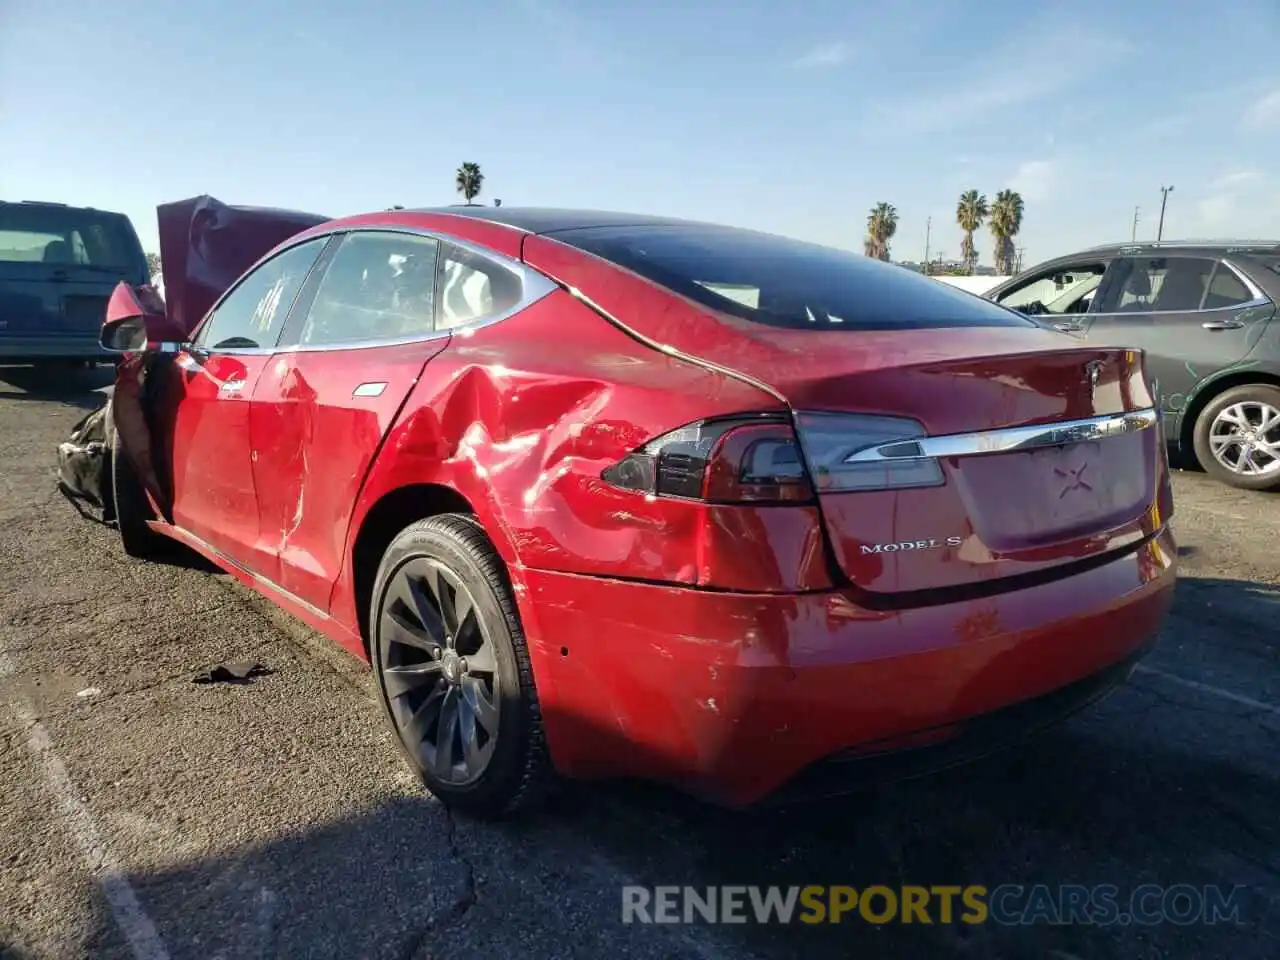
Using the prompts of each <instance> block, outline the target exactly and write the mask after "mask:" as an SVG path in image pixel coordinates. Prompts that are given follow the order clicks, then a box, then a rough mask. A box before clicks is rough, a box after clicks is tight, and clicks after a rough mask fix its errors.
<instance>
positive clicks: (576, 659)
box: [519, 529, 1177, 805]
mask: <svg viewBox="0 0 1280 960" xmlns="http://www.w3.org/2000/svg"><path fill="white" fill-rule="evenodd" d="M1176 566H1177V549H1176V545H1175V543H1174V540H1173V537H1172V534H1171V533H1170V532H1169V531H1168V530H1167V529H1166V530H1164V531H1163V532H1162V533H1160V534H1159V535H1158V536H1156V537H1154V538H1153V539H1151V540H1148V541H1146V542H1144V543H1143V544H1142V545H1141V546H1140V547H1138V548H1137V549H1136V550H1134V551H1131V552H1129V553H1127V554H1125V555H1123V556H1120V557H1118V558H1117V559H1116V560H1114V561H1113V562H1111V563H1108V564H1105V565H1103V566H1098V567H1094V568H1092V569H1089V570H1085V571H1083V572H1081V573H1078V574H1076V575H1073V576H1070V577H1067V578H1065V579H1062V580H1057V581H1053V582H1051V583H1045V584H1040V585H1038V586H1034V587H1028V588H1026V589H1022V590H1018V591H1014V592H1011V593H1006V594H1000V595H996V596H990V597H984V598H981V599H976V600H970V601H965V602H962V603H949V604H944V605H937V606H932V607H917V608H914V609H910V610H902V611H871V610H866V609H863V608H860V607H858V606H856V605H855V604H854V603H853V601H852V599H851V598H850V597H849V596H848V595H846V594H844V593H842V592H839V591H832V592H821V593H809V594H800V595H762V594H731V593H712V592H707V591H697V590H690V589H686V588H680V587H668V586H658V585H650V584H640V583H628V582H621V581H616V580H605V579H596V578H589V577H580V576H574V575H570V574H560V573H548V572H542V571H532V570H526V571H523V578H524V581H525V586H526V587H527V590H521V591H519V593H520V605H521V613H522V616H523V617H524V621H525V624H526V629H527V631H528V634H529V638H530V642H531V646H532V652H533V655H534V666H535V670H536V672H537V680H538V689H539V695H540V699H541V705H542V711H543V717H544V722H545V726H546V732H547V738H548V744H549V747H550V749H551V754H552V758H553V760H554V761H555V763H556V766H557V767H558V768H559V769H560V770H561V771H563V772H564V773H566V774H568V775H570V776H579V777H596V776H618V775H623V776H626V775H635V776H642V777H648V778H653V779H658V780H666V781H669V782H672V783H675V784H678V785H680V786H681V787H683V788H685V789H688V790H690V791H691V792H693V793H696V794H699V795H701V796H703V797H706V798H707V799H711V800H715V801H718V802H722V803H726V804H730V805H743V804H748V803H753V802H756V801H757V800H760V799H762V798H763V797H765V796H767V795H769V794H773V793H775V791H778V790H779V788H782V787H783V786H784V785H787V784H788V783H789V782H791V781H792V780H793V778H797V777H798V775H800V774H801V773H802V772H804V773H805V777H800V778H798V779H796V780H795V783H794V784H792V786H796V787H801V786H804V785H805V783H804V781H805V780H806V779H812V777H811V774H812V773H813V771H811V770H810V768H811V767H814V765H816V764H821V766H828V765H829V764H830V763H832V762H834V761H837V760H840V759H847V758H848V756H849V754H850V752H851V751H852V752H854V753H856V754H865V753H867V752H872V753H880V754H885V753H895V752H900V751H901V750H902V749H903V748H905V747H912V746H919V745H921V744H929V745H930V750H931V751H932V752H934V753H939V751H937V750H934V749H933V748H934V747H937V746H939V745H940V743H941V742H942V741H946V742H949V743H951V744H952V746H953V747H955V746H959V745H961V744H962V743H974V742H977V741H981V740H982V739H983V738H982V737H978V738H977V741H975V739H974V737H973V736H972V735H973V733H974V725H973V724H972V723H971V722H970V721H973V720H974V719H975V718H980V717H988V716H991V715H997V716H998V717H1000V718H1001V720H1002V722H1001V723H999V724H994V723H989V724H987V728H988V732H990V731H991V730H993V729H994V728H995V727H996V726H998V727H999V728H1000V730H999V732H1000V736H999V737H995V738H994V739H995V740H1002V739H1003V740H1007V739H1013V738H1016V736H1017V734H1018V733H1019V732H1029V731H1030V730H1033V729H1035V728H1037V727H1039V726H1043V725H1044V724H1045V723H1046V722H1051V721H1052V720H1053V719H1056V718H1058V717H1060V716H1062V715H1065V714H1067V713H1070V712H1071V711H1072V710H1073V709H1076V708H1078V707H1079V706H1080V705H1082V704H1084V703H1087V702H1088V701H1089V700H1090V699H1093V698H1096V697H1097V696H1099V695H1101V694H1102V693H1105V692H1106V690H1108V689H1110V687H1111V686H1114V684H1115V683H1117V682H1120V681H1122V680H1123V679H1124V677H1125V676H1127V674H1128V671H1129V669H1130V667H1131V665H1132V663H1133V662H1134V661H1135V660H1136V658H1138V657H1139V656H1141V654H1142V653H1143V652H1144V649H1145V648H1146V647H1147V646H1148V645H1149V643H1150V642H1151V641H1152V639H1153V637H1154V636H1155V634H1156V632H1157V630H1158V629H1159V626H1160V624H1161V621H1162V620H1163V617H1164V615H1165V613H1166V612H1167V611H1168V609H1169V606H1170V604H1171V603H1172V600H1173V589H1174V582H1175V578H1176ZM1073 691H1074V692H1073ZM1015 705H1020V709H1012V710H1011V709H1008V708H1011V707H1014V706H1015ZM1037 705H1038V706H1039V707H1042V708H1043V709H1037ZM986 739H987V740H991V739H992V738H991V737H987V738H986ZM995 745H998V744H995ZM970 752H973V751H970ZM977 752H983V751H981V750H979V751H977ZM946 753H947V751H945V750H942V751H941V754H940V757H941V759H940V760H939V762H942V763H945V762H952V761H953V760H954V759H957V758H958V759H963V758H964V756H965V755H967V754H966V753H965V751H964V750H960V751H959V754H958V755H956V756H952V757H951V758H950V759H948V758H947V757H946V756H945V755H946ZM952 754H956V751H955V750H953V751H952ZM926 755H927V752H926V753H919V752H917V753H916V754H915V756H916V757H920V758H923V757H924V756H926ZM859 762H860V763H863V764H865V763H866V761H865V760H860V761H859ZM881 765H882V766H883V764H881ZM842 766H843V767H844V768H845V770H846V771H848V770H851V769H853V767H851V766H849V765H847V764H842ZM908 766H909V764H908ZM917 766H918V764H917ZM863 769H864V770H866V772H867V774H868V776H870V775H871V773H872V771H871V769H870V767H864V768H863ZM916 772H918V771H916ZM820 779H821V778H820ZM853 779H854V780H855V781H857V780H858V778H857V776H855V777H854V778H853ZM815 785H816V784H815ZM828 785H829V784H828ZM848 785H849V784H848V783H846V784H844V786H845V787H846V788H847V786H848ZM824 789H825V788H824ZM805 792H813V791H808V790H806V791H805ZM779 795H785V794H779Z"/></svg>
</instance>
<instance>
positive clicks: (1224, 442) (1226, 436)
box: [1209, 433, 1240, 450]
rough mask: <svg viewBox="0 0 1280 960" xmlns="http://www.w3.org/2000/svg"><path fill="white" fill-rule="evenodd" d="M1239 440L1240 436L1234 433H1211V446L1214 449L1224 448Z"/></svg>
mask: <svg viewBox="0 0 1280 960" xmlns="http://www.w3.org/2000/svg"><path fill="white" fill-rule="evenodd" d="M1239 442H1240V438H1239V437H1238V436H1237V435H1236V434H1234V433H1214V434H1210V435H1209V446H1210V447H1212V448H1213V449H1214V450H1223V449H1225V448H1226V447H1229V446H1231V445H1232V444H1233V443H1239Z"/></svg>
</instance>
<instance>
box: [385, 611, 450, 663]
mask: <svg viewBox="0 0 1280 960" xmlns="http://www.w3.org/2000/svg"><path fill="white" fill-rule="evenodd" d="M382 628H383V630H385V631H386V632H387V638H388V639H389V640H390V641H391V642H392V643H399V644H403V645H404V646H406V647H413V648H415V649H417V650H425V651H427V652H428V653H434V652H435V651H436V650H439V649H440V642H439V641H438V640H437V639H436V638H435V637H433V636H431V634H430V633H428V632H427V631H426V630H424V629H423V628H422V627H420V626H418V625H417V624H416V623H413V622H411V621H410V620H409V619H408V618H407V617H405V616H404V615H403V614H402V613H400V612H399V611H397V610H395V609H394V608H392V607H390V606H387V607H385V608H384V609H383V612H382Z"/></svg>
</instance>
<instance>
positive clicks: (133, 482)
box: [110, 427, 166, 560]
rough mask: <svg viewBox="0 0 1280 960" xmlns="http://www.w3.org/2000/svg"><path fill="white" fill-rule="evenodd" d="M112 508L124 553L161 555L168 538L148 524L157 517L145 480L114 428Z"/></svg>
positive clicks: (112, 445)
mask: <svg viewBox="0 0 1280 960" xmlns="http://www.w3.org/2000/svg"><path fill="white" fill-rule="evenodd" d="M110 449H111V508H112V512H113V513H114V514H115V521H116V529H117V530H119V531H120V543H121V544H122V545H123V546H124V552H125V553H127V554H128V555H129V556H131V557H137V558H138V559H139V560H147V559H150V558H152V557H156V556H159V555H160V554H161V553H162V552H163V551H164V548H165V546H166V541H165V538H164V537H162V536H161V535H160V534H158V533H156V532H155V531H154V530H152V529H151V528H150V527H148V526H147V521H148V520H150V519H153V518H154V514H153V513H152V510H151V505H150V504H149V503H148V502H147V495H146V492H145V491H144V490H143V487H142V481H141V480H139V479H138V475H137V474H136V473H135V472H134V469H133V465H132V464H131V463H130V462H129V457H128V456H127V455H126V454H125V452H124V450H123V449H121V447H120V435H119V434H118V433H117V432H116V429H115V427H112V428H111V444H110Z"/></svg>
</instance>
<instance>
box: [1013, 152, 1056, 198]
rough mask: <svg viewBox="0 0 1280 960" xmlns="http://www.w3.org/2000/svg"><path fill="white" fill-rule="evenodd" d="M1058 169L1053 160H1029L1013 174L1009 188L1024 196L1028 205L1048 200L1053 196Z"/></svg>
mask: <svg viewBox="0 0 1280 960" xmlns="http://www.w3.org/2000/svg"><path fill="white" fill-rule="evenodd" d="M1057 178H1058V167H1057V164H1055V163H1054V162H1053V161H1052V160H1028V161H1027V162H1026V163H1024V164H1022V165H1021V166H1019V167H1018V169H1017V170H1015V171H1014V172H1013V176H1012V177H1010V178H1009V186H1010V189H1012V190H1017V191H1018V193H1020V194H1022V199H1023V200H1025V201H1026V202H1027V203H1034V202H1035V201H1037V200H1047V199H1048V198H1049V197H1050V196H1051V195H1052V194H1053V186H1054V183H1055V181H1056V180H1057Z"/></svg>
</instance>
